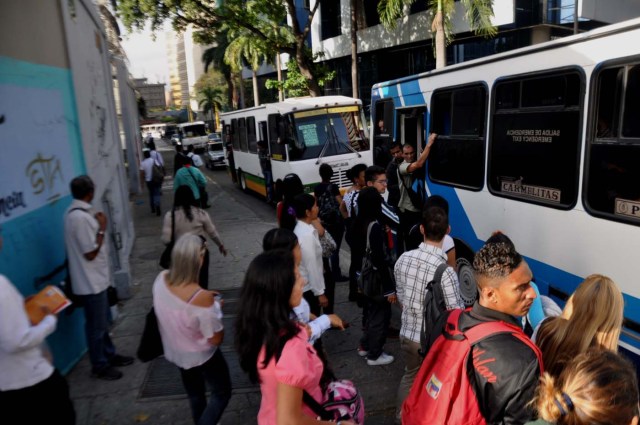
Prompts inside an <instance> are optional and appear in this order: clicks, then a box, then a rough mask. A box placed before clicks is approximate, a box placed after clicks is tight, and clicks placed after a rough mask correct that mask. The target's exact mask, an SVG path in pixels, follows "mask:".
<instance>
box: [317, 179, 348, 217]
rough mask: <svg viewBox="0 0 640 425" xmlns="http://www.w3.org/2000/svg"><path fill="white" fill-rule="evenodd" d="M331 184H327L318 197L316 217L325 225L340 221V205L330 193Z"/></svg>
mask: <svg viewBox="0 0 640 425" xmlns="http://www.w3.org/2000/svg"><path fill="white" fill-rule="evenodd" d="M332 188H333V184H329V185H328V186H327V187H326V188H325V189H324V192H322V195H320V197H319V198H318V209H319V211H318V217H320V220H321V221H322V223H323V224H325V225H329V226H331V225H335V224H340V223H341V222H342V215H341V214H340V205H338V201H336V197H335V196H334V195H333V194H332V193H331V192H332V190H331V189H332Z"/></svg>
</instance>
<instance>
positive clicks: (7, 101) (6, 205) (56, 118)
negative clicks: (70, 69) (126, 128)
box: [0, 84, 73, 224]
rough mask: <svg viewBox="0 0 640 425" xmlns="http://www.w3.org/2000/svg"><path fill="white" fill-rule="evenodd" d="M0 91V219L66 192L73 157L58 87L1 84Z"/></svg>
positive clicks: (37, 205) (37, 206) (11, 217)
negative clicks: (0, 146) (0, 148)
mask: <svg viewBox="0 0 640 425" xmlns="http://www.w3.org/2000/svg"><path fill="white" fill-rule="evenodd" d="M0 92H2V96H0V140H1V141H2V142H0V143H1V144H2V145H3V146H2V152H3V155H0V170H2V173H0V224H2V223H5V222H8V221H10V220H13V219H16V218H18V217H21V216H23V215H25V214H28V213H30V212H33V211H36V210H37V209H39V208H41V207H43V206H45V205H48V204H52V203H55V202H56V201H59V200H60V199H62V198H63V197H64V196H66V195H68V194H69V181H70V180H71V178H73V176H72V175H71V174H72V170H73V160H72V154H71V149H70V145H69V143H68V140H69V135H68V128H67V125H68V123H67V118H66V117H65V112H64V110H65V108H64V104H63V100H62V96H61V93H60V91H59V90H52V89H46V88H39V87H23V86H17V85H8V84H0ZM61 142H62V143H61Z"/></svg>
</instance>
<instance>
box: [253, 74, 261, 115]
mask: <svg viewBox="0 0 640 425" xmlns="http://www.w3.org/2000/svg"><path fill="white" fill-rule="evenodd" d="M251 72H252V73H253V78H252V79H253V106H260V95H259V94H258V72H257V71H256V70H254V69H252V70H251Z"/></svg>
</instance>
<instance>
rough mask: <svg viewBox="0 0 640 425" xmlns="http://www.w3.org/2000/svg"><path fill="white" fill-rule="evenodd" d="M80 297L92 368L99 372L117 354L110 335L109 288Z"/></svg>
mask: <svg viewBox="0 0 640 425" xmlns="http://www.w3.org/2000/svg"><path fill="white" fill-rule="evenodd" d="M78 297H79V298H80V300H81V302H82V305H83V306H84V318H85V324H84V332H85V335H86V337H87V346H88V348H89V359H90V360H91V369H92V371H93V372H99V371H101V370H103V369H105V368H106V367H108V366H109V359H110V358H112V357H113V356H114V355H115V354H116V347H115V346H114V345H113V342H112V341H111V337H109V317H110V314H111V310H110V308H109V300H108V298H107V290H106V289H105V290H104V291H102V292H100V293H98V294H91V295H79V296H78Z"/></svg>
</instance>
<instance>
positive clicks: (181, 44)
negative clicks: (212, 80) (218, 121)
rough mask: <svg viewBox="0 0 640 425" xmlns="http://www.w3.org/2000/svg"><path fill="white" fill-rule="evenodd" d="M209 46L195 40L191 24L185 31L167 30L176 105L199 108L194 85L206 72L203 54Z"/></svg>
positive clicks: (171, 78) (170, 73)
mask: <svg viewBox="0 0 640 425" xmlns="http://www.w3.org/2000/svg"><path fill="white" fill-rule="evenodd" d="M208 47H209V46H203V45H200V44H198V43H196V42H195V41H194V40H193V28H192V27H191V26H189V27H188V28H187V29H186V30H185V31H184V32H183V33H176V32H175V31H168V32H167V56H168V57H169V81H170V84H171V90H170V92H171V98H172V99H173V102H174V105H175V106H176V107H178V108H186V107H187V105H189V107H190V108H191V110H192V111H198V110H199V106H198V100H197V93H196V92H195V89H194V86H195V84H196V82H197V81H198V79H199V78H200V77H201V76H202V74H204V63H203V62H202V54H203V53H204V51H205V50H206V49H207V48H208Z"/></svg>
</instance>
